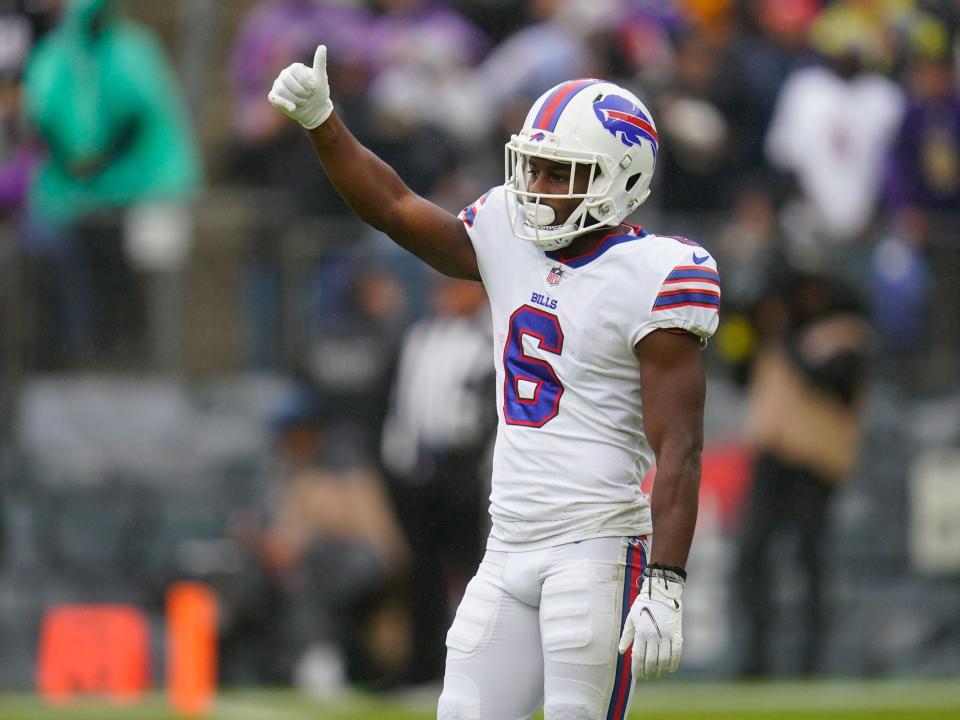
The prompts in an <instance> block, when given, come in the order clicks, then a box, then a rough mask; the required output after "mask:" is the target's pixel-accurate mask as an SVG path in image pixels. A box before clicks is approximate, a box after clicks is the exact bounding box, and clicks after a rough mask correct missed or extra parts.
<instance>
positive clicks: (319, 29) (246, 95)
mask: <svg viewBox="0 0 960 720" xmlns="http://www.w3.org/2000/svg"><path fill="white" fill-rule="evenodd" d="M371 22H372V16H371V14H370V13H369V12H367V11H366V10H364V9H362V8H360V7H353V6H347V5H343V4H339V3H332V2H326V1H325V0H261V2H259V3H257V4H256V5H254V6H253V8H252V9H251V10H250V11H249V12H248V13H247V15H246V16H245V17H244V20H243V22H242V26H241V29H240V33H239V35H238V36H237V40H236V43H235V44H234V46H233V49H232V51H231V59H230V74H231V81H232V83H231V84H232V89H233V114H232V118H231V119H232V122H233V137H232V139H231V144H230V148H229V151H228V160H227V165H228V169H229V173H230V177H231V180H232V181H234V182H240V183H243V184H247V185H249V186H251V187H252V188H254V189H255V190H256V195H255V196H254V199H253V201H252V202H253V204H254V206H255V208H256V210H255V212H254V213H253V218H252V222H251V225H250V230H249V234H248V238H247V240H248V253H249V256H248V259H247V263H246V273H247V277H246V296H247V302H248V312H249V315H248V317H249V322H250V334H249V342H248V346H247V351H248V353H249V358H248V360H249V362H250V363H251V364H252V365H253V366H254V367H256V368H260V369H271V368H273V369H276V368H279V367H281V366H282V365H283V362H282V358H281V355H280V349H281V347H282V344H281V342H280V340H281V338H280V328H282V327H283V323H282V322H281V319H282V317H283V314H284V311H285V309H284V308H283V307H282V303H283V292H282V287H281V283H282V272H283V257H282V254H283V250H284V242H283V241H282V239H283V238H285V237H288V236H290V235H291V233H292V232H294V231H295V230H296V229H297V227H298V224H300V223H301V222H302V221H303V220H304V219H305V218H316V217H321V218H325V219H330V218H337V219H341V218H343V217H345V216H346V215H348V214H349V209H348V208H347V206H346V204H345V203H344V202H343V200H341V198H340V196H339V195H338V194H337V192H336V191H335V190H334V189H333V188H331V187H330V184H329V183H327V182H326V181H325V178H324V176H323V172H322V171H321V170H320V168H318V167H317V165H316V163H311V162H309V160H310V159H309V158H305V157H304V154H303V152H302V149H303V138H302V137H300V134H299V133H297V132H296V131H295V130H294V129H293V128H290V127H289V123H283V122H279V121H278V119H277V117H276V113H271V112H270V107H269V105H267V104H265V103H264V102H263V98H264V96H265V95H266V93H267V92H268V91H269V90H270V84H271V83H272V82H273V77H274V76H275V75H276V73H277V71H278V70H279V69H280V68H281V67H282V66H283V64H284V63H286V62H287V61H288V58H290V57H295V56H297V55H304V56H306V55H308V54H309V53H312V52H313V49H314V48H315V47H316V39H317V38H318V37H323V38H326V39H327V42H328V45H329V56H328V59H329V68H330V73H331V75H332V76H334V77H336V79H337V82H338V85H337V88H338V91H339V95H338V104H340V105H342V106H343V108H344V114H345V116H347V117H349V118H350V121H351V123H353V124H354V127H356V129H357V134H358V135H359V136H361V137H364V138H369V137H370V133H371V130H370V127H369V125H370V120H369V118H370V109H369V102H368V99H367V92H368V90H369V84H370V81H371V78H372V72H373V63H372V59H371V58H370V57H369V55H370V53H369V44H368V38H369V33H370V29H371ZM342 232H343V230H342V227H340V226H333V225H326V226H321V227H320V232H319V234H320V235H321V237H322V239H324V240H327V241H329V240H330V239H332V236H333V235H335V234H341V233H342ZM327 244H329V242H328V243H327ZM323 262H324V260H323V259H322V260H321V264H323Z"/></svg>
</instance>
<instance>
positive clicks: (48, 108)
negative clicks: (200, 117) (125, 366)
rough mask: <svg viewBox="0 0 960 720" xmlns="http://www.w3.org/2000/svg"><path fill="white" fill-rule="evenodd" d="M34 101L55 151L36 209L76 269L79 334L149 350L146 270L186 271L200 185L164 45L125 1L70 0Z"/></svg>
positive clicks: (73, 296) (34, 61) (68, 301)
mask: <svg viewBox="0 0 960 720" xmlns="http://www.w3.org/2000/svg"><path fill="white" fill-rule="evenodd" d="M24 107H25V113H26V116H27V118H28V119H29V120H30V122H31V123H32V124H33V126H34V127H35V128H36V130H37V132H38V133H39V134H40V136H41V138H42V139H43V142H44V144H45V146H46V157H45V158H44V160H43V162H42V164H41V166H40V168H39V171H38V173H37V176H36V179H35V181H34V183H33V186H32V189H31V200H30V206H31V213H32V217H33V219H34V220H35V221H36V223H37V224H38V225H39V226H40V227H41V228H42V230H43V231H44V232H46V233H47V234H48V235H49V236H51V237H52V238H53V241H52V244H53V246H54V247H55V248H56V249H55V251H54V253H55V254H56V255H58V256H59V257H60V258H62V259H65V262H64V263H61V265H60V268H59V269H60V270H61V271H62V272H63V273H65V274H68V275H69V276H70V277H69V280H70V282H69V284H68V283H64V284H63V285H62V288H63V291H64V292H65V293H70V295H69V297H63V298H61V303H62V304H63V305H64V306H65V307H66V308H68V309H72V310H73V311H74V312H77V314H76V315H75V321H76V322H77V323H78V324H79V325H80V327H79V328H76V329H75V332H76V335H78V336H79V338H80V340H81V342H84V343H85V344H86V347H85V348H84V349H86V350H91V349H92V346H96V347H97V348H104V347H105V348H106V349H107V351H112V352H113V353H115V354H123V355H130V354H131V353H132V354H134V355H137V354H140V351H142V343H143V339H142V338H141V328H142V326H143V324H144V314H145V311H144V308H143V298H142V297H141V291H142V289H143V288H142V287H141V286H140V283H139V282H138V279H137V277H136V276H135V273H134V268H138V269H144V270H150V271H160V272H164V271H169V270H176V269H178V268H180V267H181V265H182V263H183V261H184V260H185V257H186V253H187V251H188V248H189V241H190V229H189V218H188V216H187V214H186V213H187V211H186V203H187V202H189V200H190V199H191V197H192V196H193V194H194V193H195V191H196V189H197V186H198V183H199V181H200V167H199V163H198V157H197V150H196V147H195V145H194V139H193V135H192V132H191V130H190V126H189V120H188V118H187V114H186V109H185V106H184V103H183V100H182V98H181V95H180V91H179V89H178V87H177V83H176V79H175V78H174V76H173V73H172V71H171V69H170V67H169V65H168V63H167V60H166V58H165V56H164V54H163V51H162V49H161V48H160V46H159V44H158V42H157V40H156V39H155V38H154V37H153V35H152V34H151V33H150V32H149V31H148V30H146V29H145V28H143V27H141V26H139V25H136V24H134V23H132V22H130V21H128V20H126V19H125V18H124V17H123V14H122V11H121V2H120V0H70V2H69V3H68V5H67V7H66V11H65V16H64V20H63V23H62V24H61V26H60V27H58V28H57V29H56V30H55V31H53V32H52V33H50V34H49V35H48V36H47V37H46V38H45V39H44V40H43V41H42V42H41V43H40V44H39V45H38V46H37V48H36V51H35V52H34V54H33V56H32V57H31V58H30V62H29V65H28V67H27V72H26V76H25V80H24ZM125 221H126V222H128V228H125V227H124V222H125ZM75 306H79V312H78V311H77V308H76V307H75ZM44 332H50V333H54V334H55V335H56V336H59V335H61V334H62V331H61V329H60V328H53V327H48V328H45V330H44ZM138 345H139V346H140V347H138ZM75 349H76V348H75ZM114 356H116V355H114Z"/></svg>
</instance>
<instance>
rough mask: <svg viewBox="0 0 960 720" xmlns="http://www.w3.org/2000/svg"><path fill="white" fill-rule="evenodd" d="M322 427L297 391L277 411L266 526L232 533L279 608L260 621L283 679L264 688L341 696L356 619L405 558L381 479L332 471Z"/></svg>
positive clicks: (358, 628)
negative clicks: (275, 642) (273, 641)
mask: <svg viewBox="0 0 960 720" xmlns="http://www.w3.org/2000/svg"><path fill="white" fill-rule="evenodd" d="M328 418H329V409H328V408H327V406H326V405H325V404H322V403H321V400H320V397H319V395H318V394H317V393H316V391H315V389H314V388H312V387H311V386H310V385H306V384H303V383H300V384H298V385H297V386H296V387H295V388H294V389H293V390H292V391H291V393H290V395H289V397H288V398H287V399H286V400H285V401H284V402H283V403H282V404H281V406H279V407H278V408H277V409H276V410H275V412H274V414H273V416H272V417H271V420H270V423H271V428H272V431H273V433H274V435H275V437H276V447H277V459H278V461H279V464H278V471H279V472H278V475H279V481H280V482H279V484H278V486H277V487H276V491H277V494H276V498H275V501H274V504H273V508H272V510H271V511H270V518H269V520H268V523H267V527H266V528H265V529H262V530H260V529H257V528H251V527H243V526H241V527H240V528H239V530H238V532H239V534H240V536H241V538H242V539H243V540H244V541H245V543H246V545H247V546H248V547H249V548H250V549H251V550H252V551H253V552H254V554H255V556H256V557H258V558H259V561H260V563H261V566H262V567H263V569H264V571H265V572H266V574H267V576H268V577H269V578H270V582H271V584H272V585H273V588H274V591H275V593H276V596H277V598H278V601H279V607H274V608H271V617H270V618H263V619H262V620H261V621H262V622H269V623H271V625H272V627H274V628H275V630H274V632H275V633H276V634H279V637H280V638H281V642H280V643H279V645H280V650H279V652H280V657H275V658H273V661H274V664H275V666H276V667H278V668H280V670H281V672H280V675H281V677H280V678H268V679H282V680H285V681H288V682H289V681H291V680H292V681H294V682H295V683H296V684H297V685H298V686H299V687H301V688H302V689H303V690H305V691H307V692H310V693H312V694H315V695H319V696H328V695H330V694H332V693H336V692H337V691H339V690H340V689H341V688H342V686H343V685H344V684H345V683H346V681H347V680H348V678H349V675H348V672H349V670H350V668H349V666H348V659H349V658H350V657H351V655H352V654H355V653H356V652H358V648H359V652H360V654H361V655H363V654H365V653H364V648H363V645H364V641H363V640H362V632H363V630H362V627H363V622H362V618H361V617H360V615H361V612H362V611H363V610H364V608H365V607H366V606H368V605H370V604H371V603H372V602H373V600H374V599H375V596H376V594H377V593H378V592H379V591H380V590H381V589H382V588H383V587H384V584H385V583H386V582H387V580H388V579H389V578H390V577H391V575H392V574H393V573H394V572H396V569H397V568H398V567H401V566H402V563H403V562H404V560H405V556H406V550H405V544H404V542H403V538H402V536H401V535H400V532H399V530H398V528H397V526H396V524H395V521H394V518H393V515H392V513H391V511H390V509H389V503H388V500H387V495H386V493H385V489H384V486H383V484H382V481H381V478H380V477H379V476H378V475H377V474H376V473H374V472H373V471H372V470H370V469H369V467H362V466H358V465H356V464H355V465H353V466H350V467H347V468H343V467H340V466H336V465H333V464H331V462H330V458H331V452H332V451H334V450H335V448H333V447H331V444H330V443H329V442H328V428H329V427H330V426H329V424H328ZM367 650H369V649H367ZM369 661H371V660H370V659H368V662H369ZM372 661H373V662H375V659H373V660H372ZM355 671H357V670H356V669H355Z"/></svg>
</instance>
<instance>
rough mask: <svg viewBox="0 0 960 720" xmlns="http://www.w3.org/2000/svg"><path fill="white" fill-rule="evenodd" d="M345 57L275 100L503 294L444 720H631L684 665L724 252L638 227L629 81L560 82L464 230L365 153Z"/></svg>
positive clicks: (366, 194)
mask: <svg viewBox="0 0 960 720" xmlns="http://www.w3.org/2000/svg"><path fill="white" fill-rule="evenodd" d="M325 65H326V49H325V48H324V47H323V46H320V47H319V48H318V49H317V53H316V56H315V58H314V62H313V66H312V67H308V66H306V65H303V64H300V63H295V64H293V65H291V66H289V67H288V68H286V69H285V70H283V71H282V72H281V73H280V75H279V76H278V77H277V80H276V82H275V83H274V85H273V89H272V90H271V92H270V94H269V99H270V102H271V103H272V104H273V105H274V106H275V107H276V108H278V109H279V110H281V111H282V112H284V113H285V114H286V115H288V116H289V117H290V118H292V119H294V120H296V121H298V122H300V123H301V124H302V125H303V126H304V127H305V128H306V129H307V130H308V131H309V136H310V140H311V142H312V144H313V147H314V150H315V151H316V154H317V157H318V158H319V160H320V162H321V163H322V164H323V167H324V169H325V170H326V173H327V175H328V176H329V178H330V180H331V182H332V183H333V184H334V186H336V188H337V189H338V190H339V192H340V193H341V194H342V195H343V197H344V198H345V199H346V201H347V202H348V203H349V204H350V206H351V207H352V208H353V210H354V211H355V212H356V213H357V215H359V216H360V217H361V218H362V219H363V220H365V221H366V222H368V223H369V224H371V225H373V226H374V227H376V228H378V229H380V230H382V231H383V232H384V233H386V234H387V235H389V236H390V237H391V238H392V239H393V240H394V241H395V242H396V243H398V244H399V245H401V246H402V247H404V248H406V249H407V250H409V251H410V252H412V253H414V254H415V255H417V256H418V257H420V258H422V259H423V260H424V261H425V262H427V263H428V264H430V265H431V266H433V267H434V268H436V269H437V270H439V271H440V272H443V273H446V274H447V275H451V276H454V277H459V278H468V279H472V280H477V281H480V282H483V283H484V285H485V287H486V291H487V294H488V296H489V299H490V306H491V312H492V316H493V336H494V347H493V361H494V364H495V366H496V371H497V385H498V389H497V406H498V412H499V427H498V432H497V440H496V449H495V452H494V461H493V478H492V492H491V498H490V501H491V505H490V514H491V517H492V529H491V532H490V537H489V539H488V542H487V550H486V554H485V556H484V558H483V561H482V562H481V565H480V567H479V569H478V571H477V574H476V576H475V577H474V578H473V580H472V581H471V582H470V584H469V585H468V587H467V590H466V593H465V595H464V597H463V600H462V602H461V604H460V607H459V608H458V610H457V613H456V617H455V619H454V621H453V625H452V626H451V628H450V631H449V633H448V634H447V662H446V672H445V676H444V682H443V692H442V694H441V696H440V700H439V706H438V710H437V715H438V718H441V719H443V720H454V719H457V720H513V719H514V718H529V717H530V716H532V715H533V714H534V713H535V712H536V710H537V708H538V707H539V706H540V705H541V704H542V705H543V706H544V713H545V716H546V718H547V720H560V719H561V718H562V719H564V720H592V719H605V720H610V719H611V718H624V717H626V714H627V708H628V705H629V698H630V692H631V689H632V685H633V682H632V681H633V680H634V679H635V678H652V677H658V676H660V675H661V674H662V673H664V672H672V671H675V670H676V669H677V666H678V663H679V661H680V654H681V650H682V646H683V639H682V632H681V614H682V603H681V596H682V594H683V587H684V582H685V580H686V573H685V571H684V565H685V563H686V561H687V554H688V551H689V549H690V543H691V540H692V537H693V531H694V526H695V524H696V515H697V491H698V485H699V478H700V452H701V445H702V434H703V433H702V426H703V402H704V394H705V381H704V370H703V366H702V362H701V353H700V348H701V345H702V344H703V343H704V342H705V340H706V338H707V337H709V336H710V335H711V334H712V333H713V332H714V330H715V329H716V326H717V321H718V311H719V304H720V289H719V277H718V275H717V267H716V264H715V262H714V260H713V258H712V257H711V256H710V254H709V253H707V252H706V251H705V250H703V249H702V248H700V247H699V246H697V245H695V244H694V243H691V242H689V241H687V240H685V239H683V238H676V237H671V236H665V235H656V234H653V233H651V232H649V231H647V230H644V229H643V228H641V227H638V226H635V225H630V224H627V223H626V222H625V219H626V217H627V216H628V215H629V214H630V213H632V212H633V211H634V210H635V209H636V208H637V207H639V205H640V204H641V203H642V202H643V201H644V200H645V199H646V197H647V196H648V195H649V193H650V189H649V188H650V180H651V178H652V176H653V170H654V165H655V161H656V154H657V143H658V136H657V131H656V127H655V125H654V123H653V120H652V118H651V116H650V113H649V112H648V111H647V109H646V108H645V107H644V106H643V104H642V103H641V102H640V101H639V100H638V99H637V98H636V97H635V96H634V95H633V94H631V93H630V92H628V91H626V90H624V89H623V88H621V87H619V86H617V85H615V84H613V83H609V82H604V81H602V80H596V79H582V80H573V81H570V82H566V83H562V84H561V85H558V86H557V87H555V88H553V89H551V90H550V91H548V92H547V93H545V94H544V95H543V96H542V97H541V98H539V99H538V100H537V101H536V102H535V103H534V105H533V107H532V108H531V110H530V113H529V114H528V115H527V118H526V121H525V123H524V125H523V128H522V129H521V130H520V132H519V133H517V134H516V135H514V136H513V137H511V139H510V142H508V143H507V146H506V163H505V165H506V178H505V182H504V184H503V185H500V186H498V187H495V188H493V189H492V190H490V191H489V192H487V193H486V194H485V195H484V196H483V197H481V198H480V199H479V200H477V201H476V202H474V203H473V204H471V205H469V206H468V207H467V208H465V209H464V210H463V212H461V213H460V215H459V217H456V216H454V215H451V214H449V213H447V212H446V211H444V210H442V209H440V208H439V207H437V206H435V205H433V204H432V203H430V202H429V201H427V200H425V199H424V198H422V197H419V196H417V195H416V194H414V193H413V192H412V191H411V190H410V189H409V188H408V187H407V186H406V185H404V183H403V182H402V181H401V180H400V178H399V177H398V176H397V174H396V173H395V172H394V171H393V170H392V169H391V168H390V167H389V166H387V165H386V164H385V163H384V162H382V161H381V160H380V159H379V158H377V157H376V156H375V155H374V154H373V153H371V152H370V151H369V150H367V149H366V148H365V147H363V146H362V145H360V144H359V143H358V142H357V141H356V139H355V138H354V137H353V136H352V135H351V134H350V132H349V130H348V129H347V128H346V126H345V125H344V123H343V122H342V121H341V120H340V118H339V117H338V116H337V114H336V113H335V112H334V111H333V104H332V102H331V99H330V87H329V83H328V80H327V73H326V67H325ZM654 460H655V461H656V463H657V478H656V482H655V485H654V490H653V493H652V498H651V499H649V500H648V497H647V496H646V495H645V494H644V493H643V492H642V491H641V489H640V482H641V479H642V478H643V476H644V474H645V473H646V472H647V470H648V469H649V468H650V466H651V464H652V463H653V462H654ZM654 528H656V541H655V542H652V535H651V533H652V532H653V529H654Z"/></svg>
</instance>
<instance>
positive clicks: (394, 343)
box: [305, 261, 407, 465]
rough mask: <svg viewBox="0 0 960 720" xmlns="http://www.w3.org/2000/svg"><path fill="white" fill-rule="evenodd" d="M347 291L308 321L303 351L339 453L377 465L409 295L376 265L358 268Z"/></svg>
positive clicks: (323, 278) (321, 280) (386, 272)
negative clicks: (327, 411) (343, 299)
mask: <svg viewBox="0 0 960 720" xmlns="http://www.w3.org/2000/svg"><path fill="white" fill-rule="evenodd" d="M348 262H349V261H348ZM326 279H328V278H326V277H321V279H320V282H321V283H324V280H326ZM326 284H332V283H326ZM316 294H319V293H316ZM345 294H346V302H345V303H344V304H342V305H339V306H333V307H330V306H326V307H322V308H319V312H318V313H317V314H318V315H321V317H317V318H314V319H313V320H312V322H311V323H310V327H311V328H312V329H313V330H312V332H311V333H308V337H307V338H306V339H307V341H308V343H309V345H308V347H306V348H305V355H306V357H308V358H309V360H308V361H307V365H308V368H309V372H310V375H311V377H312V379H313V380H314V382H315V383H316V385H317V389H318V390H319V391H320V392H321V393H322V394H323V397H324V398H325V400H326V401H327V403H328V404H329V406H330V418H329V419H330V425H331V429H332V433H333V436H334V441H335V443H336V446H337V447H338V453H339V454H340V455H341V457H342V458H353V462H357V461H361V462H362V463H363V464H368V465H370V464H373V465H375V464H377V463H378V460H376V458H377V457H378V453H379V447H380V433H381V431H382V429H383V423H384V419H385V417H386V412H387V400H388V396H389V390H390V381H391V379H392V376H393V371H394V370H395V364H396V355H397V350H398V348H399V345H400V338H401V335H402V333H403V330H404V327H405V324H406V319H407V298H406V295H405V291H404V288H403V286H402V285H401V284H400V283H399V281H398V279H397V278H396V277H395V276H394V275H393V274H392V272H390V271H388V270H387V269H373V268H368V269H365V270H358V271H356V272H355V274H354V275H353V277H352V282H351V286H350V289H349V290H348V291H347V292H346V293H345Z"/></svg>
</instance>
